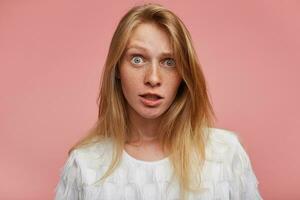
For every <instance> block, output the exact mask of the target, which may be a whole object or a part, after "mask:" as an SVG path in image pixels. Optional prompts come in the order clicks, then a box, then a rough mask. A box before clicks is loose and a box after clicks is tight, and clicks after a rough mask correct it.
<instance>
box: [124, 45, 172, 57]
mask: <svg viewBox="0 0 300 200" xmlns="http://www.w3.org/2000/svg"><path fill="white" fill-rule="evenodd" d="M129 49H140V50H142V51H145V52H148V50H147V49H146V48H145V47H142V46H139V45H129V46H128V47H127V48H126V49H125V51H126V52H127V51H128V50H129ZM161 55H162V56H163V57H167V56H168V57H173V56H174V54H173V53H172V52H163V53H161Z"/></svg>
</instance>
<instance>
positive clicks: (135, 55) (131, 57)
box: [130, 54, 176, 66]
mask: <svg viewBox="0 0 300 200" xmlns="http://www.w3.org/2000/svg"><path fill="white" fill-rule="evenodd" d="M134 57H141V58H142V59H144V56H142V55H140V54H133V55H131V56H130V61H132V59H133V58H134ZM167 60H172V61H173V62H174V64H173V65H174V66H175V65H176V62H175V60H174V59H173V58H165V59H164V61H167ZM133 64H135V63H133Z"/></svg>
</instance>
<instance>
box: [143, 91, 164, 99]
mask: <svg viewBox="0 0 300 200" xmlns="http://www.w3.org/2000/svg"><path fill="white" fill-rule="evenodd" d="M146 95H156V96H158V97H159V98H163V97H162V96H161V95H159V94H156V93H152V92H147V93H144V94H141V95H139V96H146Z"/></svg>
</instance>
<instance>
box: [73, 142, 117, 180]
mask: <svg viewBox="0 0 300 200" xmlns="http://www.w3.org/2000/svg"><path fill="white" fill-rule="evenodd" d="M111 148H112V145H111V142H110V140H109V139H105V140H101V141H98V142H95V143H92V144H89V145H88V146H85V147H80V148H77V149H74V150H73V151H72V152H71V154H70V156H69V158H68V160H72V162H70V164H71V163H73V165H76V166H77V168H78V170H79V171H80V176H81V178H82V182H83V183H86V184H91V183H93V182H94V181H96V178H97V177H98V176H99V174H103V172H105V171H106V169H107V167H108V165H109V164H110V161H111V154H112V151H111ZM67 163H68V161H67Z"/></svg>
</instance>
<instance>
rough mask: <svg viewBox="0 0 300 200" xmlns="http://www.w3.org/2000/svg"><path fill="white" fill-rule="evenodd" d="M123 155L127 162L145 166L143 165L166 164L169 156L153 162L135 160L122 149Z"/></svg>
mask: <svg viewBox="0 0 300 200" xmlns="http://www.w3.org/2000/svg"><path fill="white" fill-rule="evenodd" d="M123 155H124V157H125V158H126V159H128V160H129V161H133V162H135V163H139V164H145V165H159V164H163V163H166V162H168V161H169V156H167V157H165V158H163V159H160V160H154V161H146V160H139V159H136V158H135V157H133V156H131V155H130V154H129V153H127V151H126V150H125V149H123Z"/></svg>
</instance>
